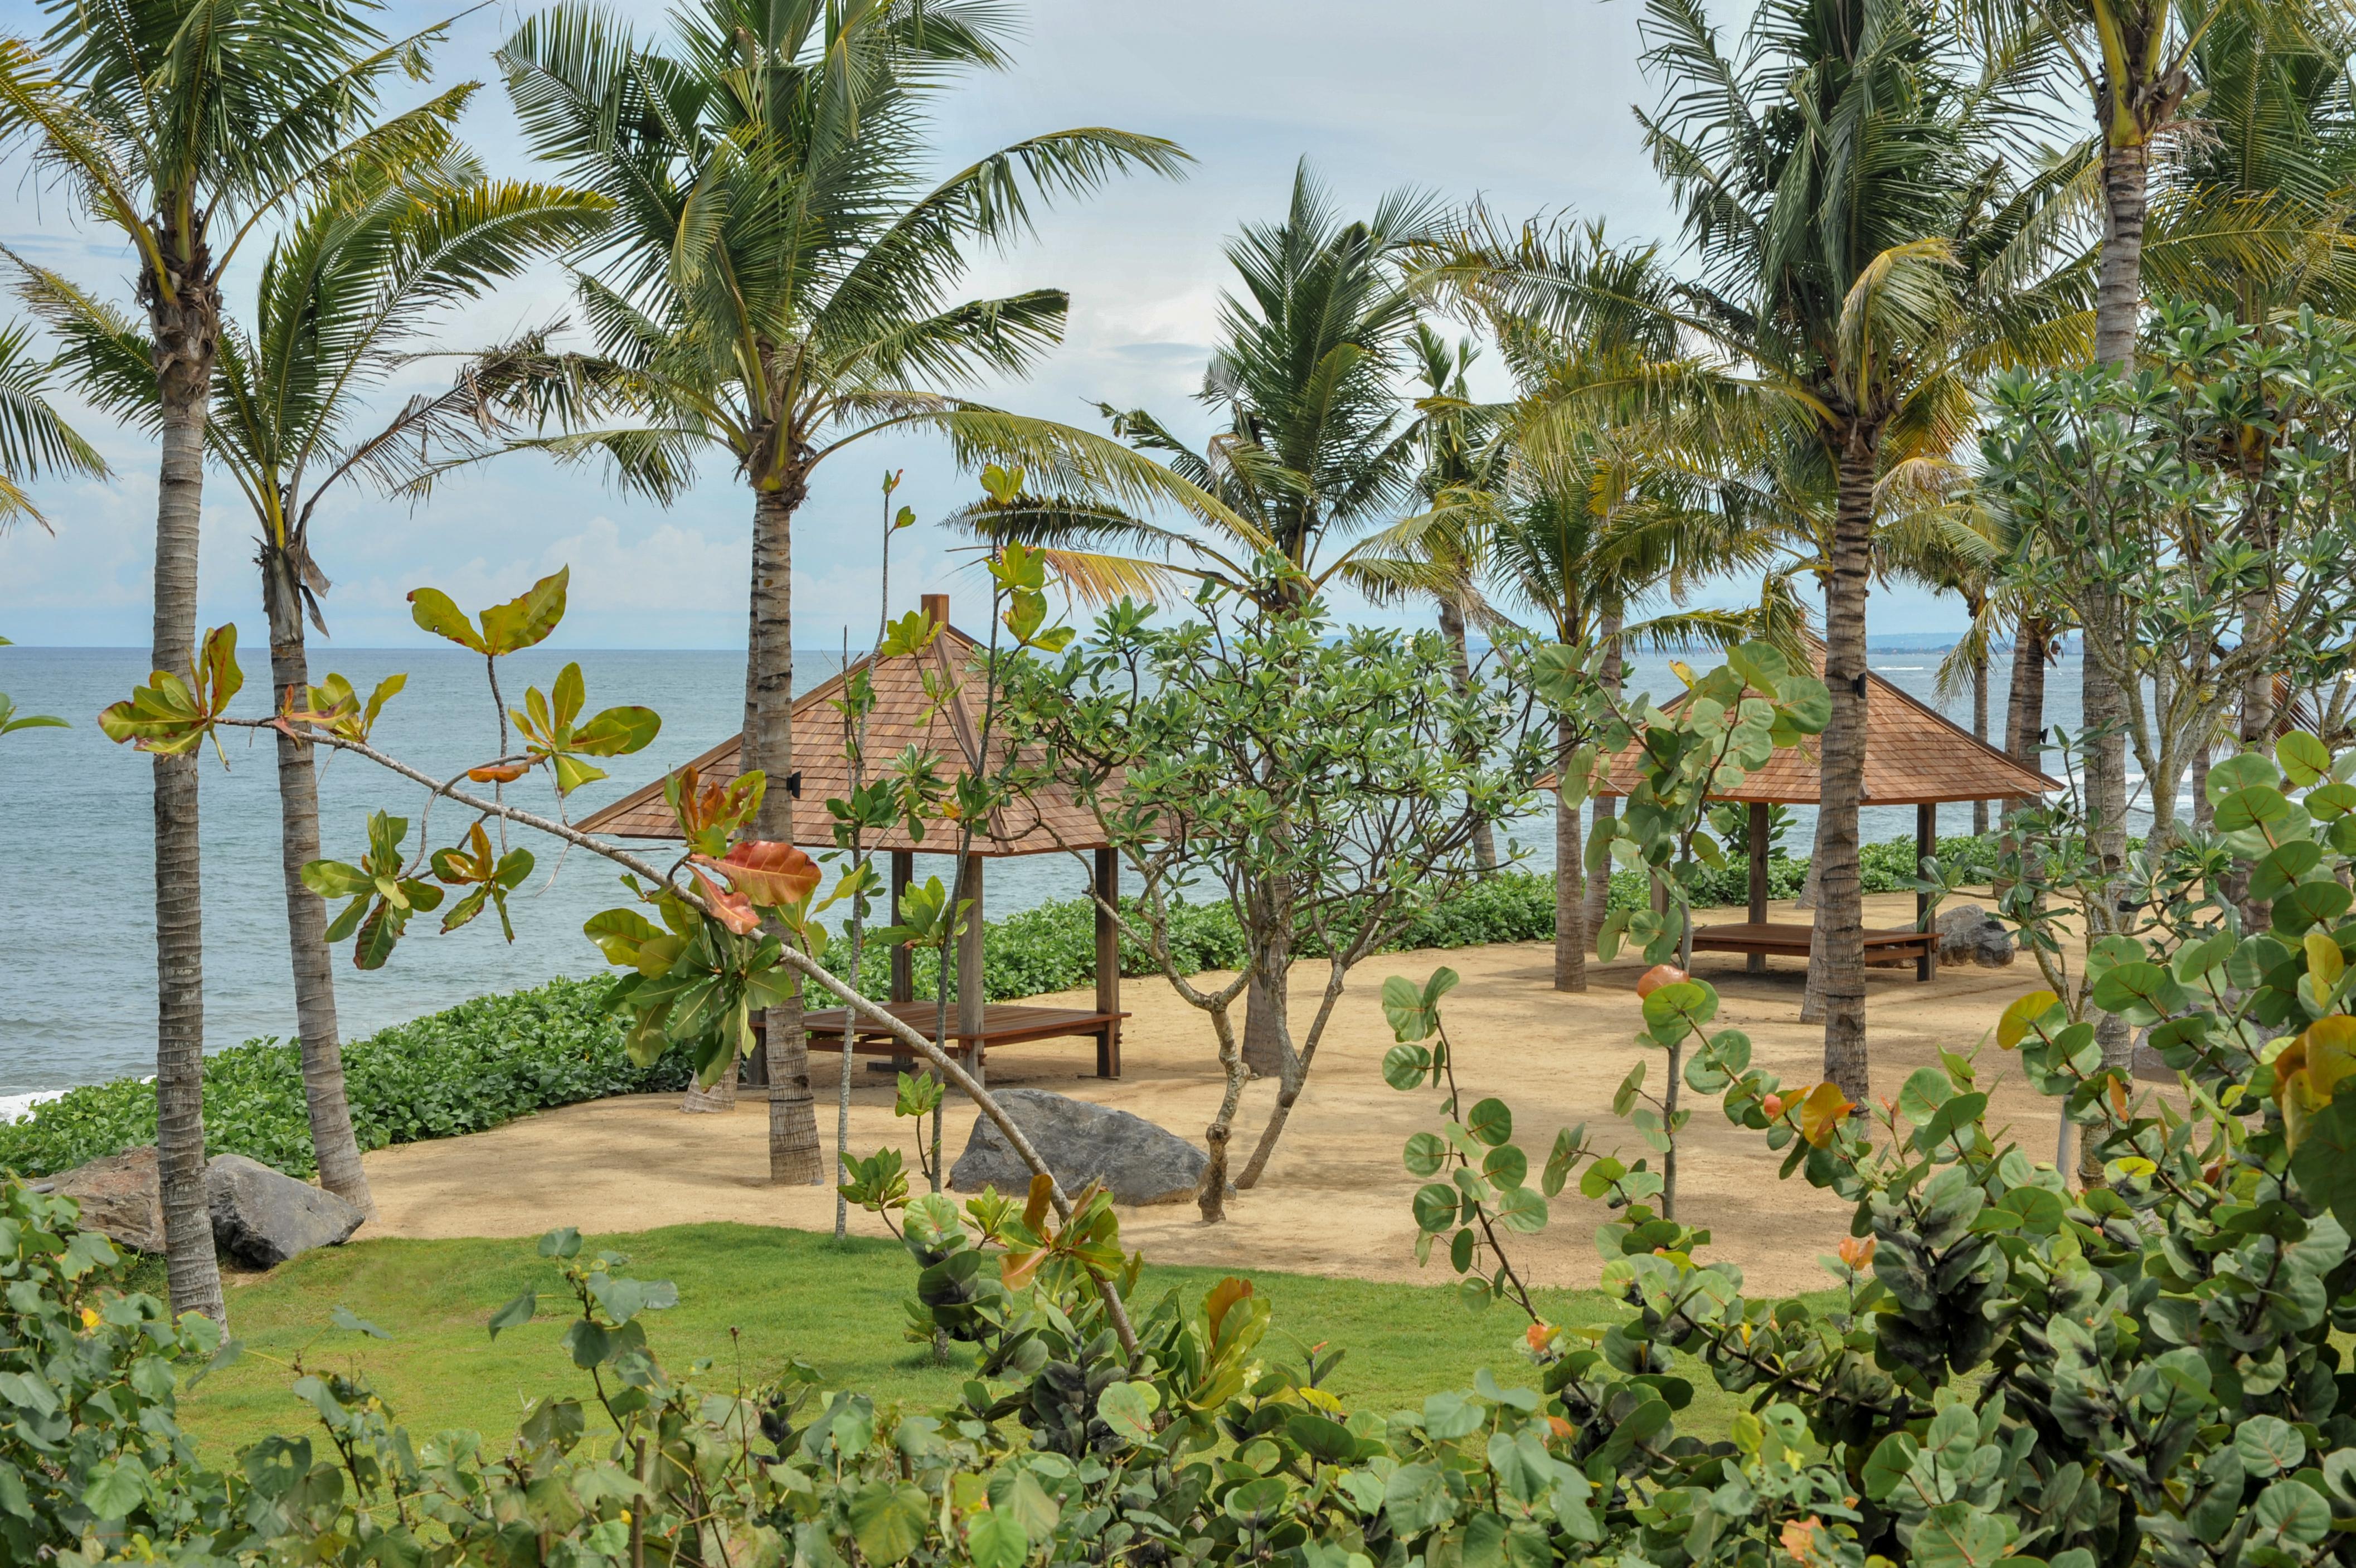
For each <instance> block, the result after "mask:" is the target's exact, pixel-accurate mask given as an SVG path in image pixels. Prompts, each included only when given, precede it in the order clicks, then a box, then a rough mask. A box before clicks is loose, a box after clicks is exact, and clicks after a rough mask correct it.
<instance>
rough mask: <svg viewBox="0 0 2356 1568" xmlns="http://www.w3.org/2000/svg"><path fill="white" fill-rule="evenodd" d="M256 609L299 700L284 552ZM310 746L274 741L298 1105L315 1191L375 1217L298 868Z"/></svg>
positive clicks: (315, 921)
mask: <svg viewBox="0 0 2356 1568" xmlns="http://www.w3.org/2000/svg"><path fill="white" fill-rule="evenodd" d="M262 614H263V615H264V616H265V617H267V618H268V619H269V622H270V684H271V689H272V693H273V700H274V701H277V702H280V703H284V701H285V700H286V698H287V696H288V694H289V693H293V694H294V696H295V697H296V698H298V699H299V698H300V697H301V696H302V694H303V693H305V691H307V690H308V689H309V687H310V684H311V668H310V661H309V659H308V657H307V654H306V652H305V647H304V636H303V596H302V592H301V589H300V587H299V585H297V583H296V581H295V562H294V560H293V558H292V557H291V556H290V555H289V554H288V553H287V552H286V551H284V550H282V549H280V548H278V547H276V546H274V545H272V544H267V543H265V544H264V545H263V546H262ZM315 768H316V759H315V755H314V753H313V751H312V748H311V747H310V746H307V745H305V744H304V743H303V742H301V741H298V740H296V739H295V737H294V736H291V735H287V734H284V733H283V732H282V733H281V734H280V735H279V736H278V858H279V871H280V874H281V876H282V878H283V880H284V883H285V886H286V947H287V953H288V956H289V957H290V959H291V960H292V961H293V963H294V968H295V1032H296V1034H297V1035H298V1036H300V1037H301V1039H302V1042H303V1099H304V1102H305V1105H306V1106H307V1108H308V1109H309V1112H310V1116H311V1151H312V1154H313V1156H314V1157H315V1158H316V1160H317V1161H318V1165H319V1185H320V1186H321V1187H326V1188H327V1190H328V1191H329V1192H332V1193H334V1194H335V1195H336V1196H337V1197H340V1198H342V1199H343V1200H344V1201H345V1202H347V1203H348V1204H350V1205H351V1206H352V1207H353V1208H357V1209H359V1211H360V1212H361V1213H362V1214H365V1215H367V1216H368V1217H369V1219H375V1218H376V1199H375V1197H373V1196H372V1195H371V1194H370V1193H369V1183H368V1173H367V1172H366V1171H365V1170H363V1169H362V1168H361V1167H360V1145H359V1139H358V1138H357V1137H356V1136H355V1135H354V1134H353V1132H352V1107H351V1101H349V1099H348V1098H347V1096H346V1094H345V1089H344V1047H343V1043H342V1039H341V1037H340V1035H339V1032H338V1030H337V1026H336V974H335V966H334V956H333V955H332V954H331V953H330V952H329V951H328V950H327V900H325V899H323V898H321V897H319V896H318V895H317V894H316V893H314V892H312V891H311V890H310V889H309V888H308V887H305V886H303V868H304V867H305V865H309V864H310V863H311V862H313V861H315V860H316V859H318V858H319V778H318V774H317V773H316V771H315Z"/></svg>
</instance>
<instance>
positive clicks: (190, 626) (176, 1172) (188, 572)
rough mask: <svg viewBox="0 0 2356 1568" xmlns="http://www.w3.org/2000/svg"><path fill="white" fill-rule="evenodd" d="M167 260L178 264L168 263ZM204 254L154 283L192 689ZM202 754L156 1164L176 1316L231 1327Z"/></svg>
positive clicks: (187, 760) (162, 967)
mask: <svg viewBox="0 0 2356 1568" xmlns="http://www.w3.org/2000/svg"><path fill="white" fill-rule="evenodd" d="M167 253H168V252H167ZM208 271H209V258H206V257H204V256H203V255H202V254H201V250H200V251H199V254H198V256H197V258H196V260H195V264H194V265H192V266H191V267H190V268H189V269H188V271H187V274H186V275H184V276H182V277H179V278H177V279H175V280H174V281H175V283H176V285H177V290H176V295H177V297H175V298H172V299H166V298H164V297H163V295H162V292H161V290H160V288H159V287H158V286H157V285H156V283H155V279H154V278H152V277H148V278H143V279H142V280H141V281H142V285H143V286H142V291H141V292H142V293H143V295H145V298H146V299H147V301H148V317H149V321H150V324H151V325H152V327H153V328H154V329H155V333H154V337H155V369H156V377H157V380H158V381H159V383H160V391H161V394H162V396H161V403H162V414H163V442H162V446H163V452H162V462H161V465H160V467H159V469H158V472H157V476H156V485H155V637H154V648H153V650H152V657H153V659H154V661H155V662H154V668H155V669H157V670H168V671H171V672H172V673H174V674H176V675H177V676H179V677H180V678H181V679H182V680H188V679H190V678H191V675H192V672H193V667H194V662H195V650H196V640H197V535H198V523H199V521H200V520H201V518H202V516H203V510H204V482H205V472H204V458H205V401H206V398H207V397H208V396H209V393H210V391H211V382H212V367H213V346H214V343H215V341H216V339H217V338H218V336H219V332H220V291H219V289H218V288H217V287H216V286H214V285H213V284H212V283H211V281H210V280H209V277H207V275H206V274H207V272H208ZM197 768H198V754H197V753H196V752H195V751H193V750H192V751H188V752H184V753H183V754H181V755H180V756H178V757H160V756H159V757H156V758H155V1155H156V1166H157V1170H158V1174H159V1176H160V1185H161V1187H162V1189H163V1199H164V1251H165V1258H166V1270H167V1273H168V1276H169V1279H170V1289H171V1296H172V1311H173V1313H174V1315H175V1316H177V1315H179V1314H182V1313H188V1312H197V1313H202V1314H203V1315H204V1316H207V1317H209V1318H211V1319H212V1320H213V1321H214V1322H216V1323H220V1324H223V1325H226V1324H227V1323H228V1322H229V1307H228V1304H227V1303H226V1302H224V1301H223V1300H222V1298H221V1283H220V1260H219V1258H218V1257H217V1256H216V1254H215V1253H214V1251H213V1221H212V1206H211V1204H210V1202H209V1198H208V1195H207V1192H206V1189H205V945H204V877H203V865H202V857H201V853H200V852H201V845H200V843H199V841H198V831H197V830H198V800H197Z"/></svg>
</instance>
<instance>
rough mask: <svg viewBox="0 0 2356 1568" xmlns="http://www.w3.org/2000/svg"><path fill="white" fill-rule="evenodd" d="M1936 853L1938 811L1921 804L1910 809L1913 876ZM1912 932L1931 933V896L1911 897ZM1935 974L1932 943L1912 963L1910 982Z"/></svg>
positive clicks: (1929, 803) (1935, 947) (1936, 962)
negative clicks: (1912, 904) (1912, 824)
mask: <svg viewBox="0 0 2356 1568" xmlns="http://www.w3.org/2000/svg"><path fill="white" fill-rule="evenodd" d="M1938 853H1939V807H1938V804H1937V803H1936V802H1935V801H1931V800H1925V801H1923V802H1922V804H1921V805H1919V806H1917V807H1915V808H1914V875H1917V876H1920V875H1922V863H1923V862H1924V861H1926V860H1928V859H1930V858H1931V857H1932V856H1933V855H1934V854H1938ZM1914 929H1916V930H1918V931H1927V930H1929V929H1931V896H1930V895H1929V894H1928V893H1917V894H1915V895H1914ZM1938 972H1939V944H1938V943H1937V942H1935V941H1934V942H1933V943H1932V944H1931V945H1930V946H1929V947H1928V948H1926V949H1924V950H1923V952H1922V957H1920V958H1918V959H1916V960H1915V961H1914V978H1915V979H1916V980H1918V981H1920V980H1928V979H1930V978H1931V977H1932V976H1933V975H1934V974H1936V973H1938Z"/></svg>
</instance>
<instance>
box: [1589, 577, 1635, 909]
mask: <svg viewBox="0 0 2356 1568" xmlns="http://www.w3.org/2000/svg"><path fill="white" fill-rule="evenodd" d="M1601 622H1602V625H1601V628H1600V635H1601V637H1602V639H1603V665H1602V668H1601V669H1600V670H1599V671H1596V673H1597V676H1598V677H1599V678H1600V679H1601V681H1602V682H1603V687H1604V690H1606V691H1609V692H1617V691H1618V690H1619V689H1620V680H1621V676H1622V672H1623V671H1625V670H1626V668H1627V663H1626V660H1625V659H1624V658H1623V657H1622V654H1621V651H1620V628H1621V625H1622V621H1621V614H1620V607H1619V606H1618V605H1613V606H1612V607H1609V608H1607V609H1605V610H1604V612H1603V614H1602V616H1601ZM1616 798H1617V797H1614V796H1610V795H1598V796H1597V797H1595V807H1594V810H1593V811H1592V813H1591V817H1592V821H1591V822H1590V825H1589V828H1588V838H1589V842H1590V843H1593V842H1594V840H1595V839H1596V838H1597V837H1599V836H1601V837H1605V838H1608V837H1610V836H1611V834H1612V830H1613V825H1614V823H1615V822H1617V821H1618V818H1619V813H1618V811H1616V810H1615V809H1614V807H1613V806H1612V801H1613V800H1615V799H1616ZM1582 864H1583V861H1582ZM1611 912H1612V863H1611V862H1610V861H1609V860H1606V861H1605V862H1604V863H1603V865H1601V867H1600V868H1599V869H1597V870H1594V871H1590V872H1589V873H1588V874H1587V932H1588V936H1589V939H1590V941H1591V940H1592V939H1593V936H1594V933H1596V932H1597V931H1600V930H1601V929H1603V921H1604V918H1606V917H1607V916H1609V915H1610V914H1611Z"/></svg>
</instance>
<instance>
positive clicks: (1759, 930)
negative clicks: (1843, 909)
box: [1693, 920, 1939, 980]
mask: <svg viewBox="0 0 2356 1568" xmlns="http://www.w3.org/2000/svg"><path fill="white" fill-rule="evenodd" d="M1814 939H1815V927H1814V926H1801V925H1780V924H1776V923H1774V922H1772V921H1757V920H1747V921H1744V922H1743V923H1741V924H1740V925H1725V926H1696V927H1695V928H1694V934H1693V946H1694V951H1696V952H1739V953H1756V954H1758V955H1760V956H1761V957H1765V958H1798V959H1804V958H1806V957H1807V956H1808V947H1809V944H1810V942H1811V941H1813V940H1814ZM1865 961H1866V962H1867V963H1868V964H1869V965H1871V966H1873V967H1875V968H1880V969H1898V968H1902V967H1904V966H1905V965H1907V964H1910V963H1911V964H1912V965H1913V966H1914V975H1915V978H1916V979H1918V980H1928V979H1930V978H1931V976H1932V975H1933V974H1935V973H1936V972H1938V964H1939V933H1938V932H1936V931H1917V930H1913V929H1904V930H1896V931H1868V932H1866V933H1865Z"/></svg>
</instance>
